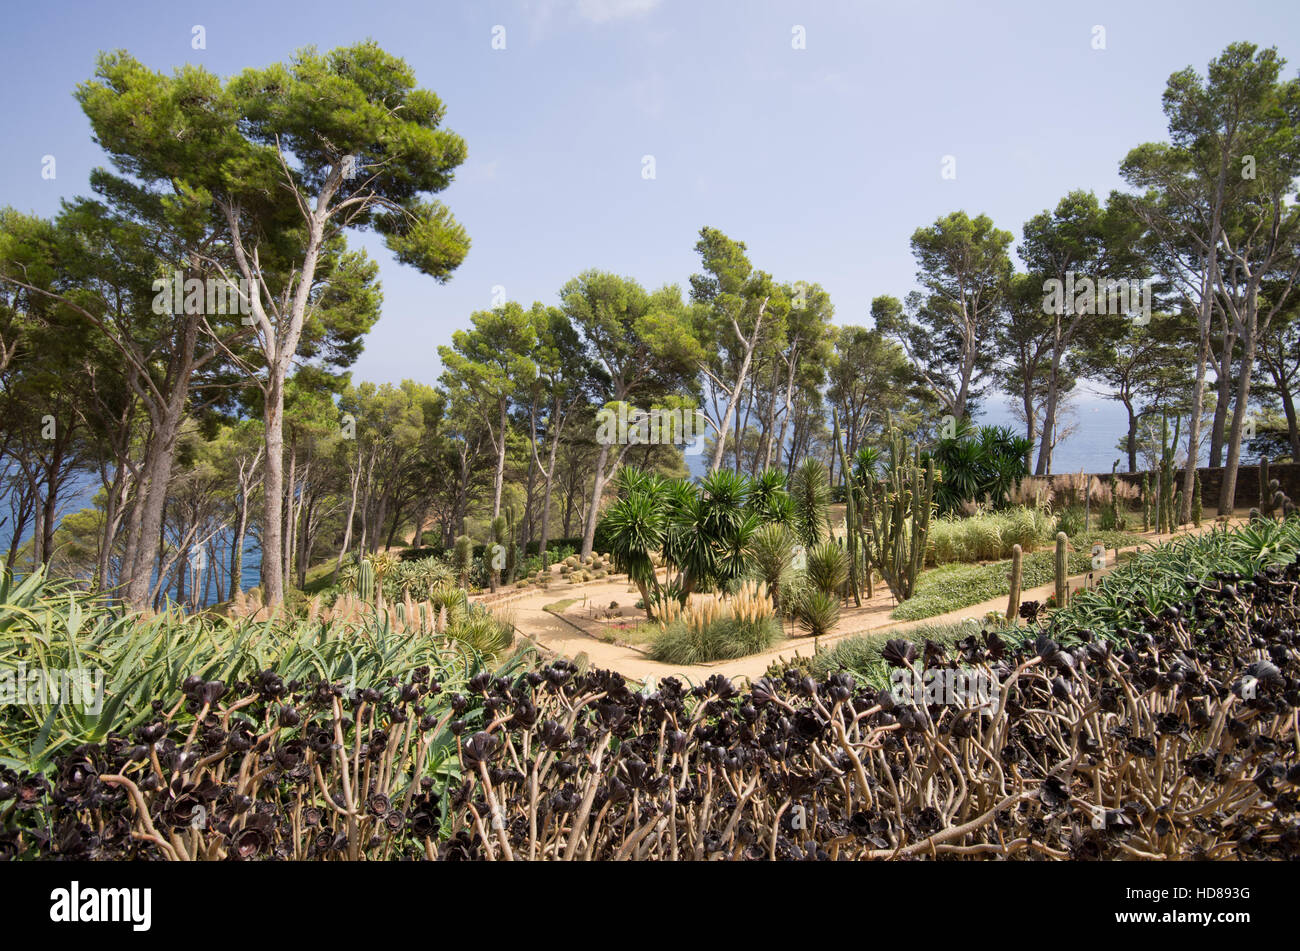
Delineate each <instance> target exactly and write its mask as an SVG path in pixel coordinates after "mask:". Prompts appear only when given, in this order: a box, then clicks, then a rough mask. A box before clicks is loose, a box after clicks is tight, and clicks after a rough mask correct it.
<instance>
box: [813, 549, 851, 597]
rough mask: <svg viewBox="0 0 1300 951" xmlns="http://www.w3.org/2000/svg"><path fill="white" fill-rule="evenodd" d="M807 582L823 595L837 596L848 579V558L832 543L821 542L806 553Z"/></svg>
mask: <svg viewBox="0 0 1300 951" xmlns="http://www.w3.org/2000/svg"><path fill="white" fill-rule="evenodd" d="M807 572H808V581H809V582H810V583H811V584H812V586H813V587H814V588H816V589H817V590H818V591H820V592H822V593H823V594H827V595H838V594H839V591H840V589H841V588H842V587H844V582H846V581H848V579H849V557H848V555H847V554H846V553H845V551H844V549H843V548H841V547H840V546H839V545H837V544H836V543H835V542H833V541H828V542H821V543H820V544H817V545H814V546H813V547H812V548H811V549H809V551H808V567H807Z"/></svg>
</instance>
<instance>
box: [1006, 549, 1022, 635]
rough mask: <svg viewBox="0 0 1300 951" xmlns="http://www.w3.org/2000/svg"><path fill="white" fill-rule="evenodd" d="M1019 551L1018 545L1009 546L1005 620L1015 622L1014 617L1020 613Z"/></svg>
mask: <svg viewBox="0 0 1300 951" xmlns="http://www.w3.org/2000/svg"><path fill="white" fill-rule="evenodd" d="M1020 559H1021V551H1020V546H1019V545H1012V546H1011V574H1010V576H1009V580H1010V581H1011V593H1010V594H1009V595H1008V596H1007V620H1008V621H1015V619H1016V616H1017V615H1018V614H1019V613H1020V581H1021V578H1022V572H1023V568H1022V567H1021V564H1020Z"/></svg>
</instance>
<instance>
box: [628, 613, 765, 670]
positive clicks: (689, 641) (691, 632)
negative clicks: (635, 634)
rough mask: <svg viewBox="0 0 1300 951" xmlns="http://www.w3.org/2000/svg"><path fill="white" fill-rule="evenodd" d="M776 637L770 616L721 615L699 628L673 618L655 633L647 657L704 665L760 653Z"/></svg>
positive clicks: (664, 661)
mask: <svg viewBox="0 0 1300 951" xmlns="http://www.w3.org/2000/svg"><path fill="white" fill-rule="evenodd" d="M780 639H781V624H780V622H778V621H777V620H776V618H773V617H767V618H763V619H762V620H758V621H749V620H741V619H739V618H734V617H722V618H719V619H718V620H716V621H713V622H712V623H710V624H707V625H704V626H703V627H699V628H692V627H691V626H689V625H688V624H687V623H686V622H684V621H681V620H677V621H674V622H673V623H671V624H669V625H668V626H667V627H666V628H665V629H664V630H663V631H662V632H661V633H659V634H658V635H656V637H655V639H654V640H653V641H652V642H651V644H650V656H651V657H653V658H654V659H655V660H657V661H660V662H662V663H665V664H706V663H709V662H710V661H715V660H733V659H735V658H737V657H748V656H749V655H751V654H758V653H761V652H762V651H765V650H767V649H769V648H771V647H774V646H775V645H776V643H777V642H778V641H779V640H780Z"/></svg>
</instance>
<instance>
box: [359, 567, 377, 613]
mask: <svg viewBox="0 0 1300 951" xmlns="http://www.w3.org/2000/svg"><path fill="white" fill-rule="evenodd" d="M357 597H358V598H360V599H361V600H362V601H366V602H373V601H374V600H375V564H374V562H372V561H371V560H370V559H369V558H362V559H361V564H359V565H358V566H357Z"/></svg>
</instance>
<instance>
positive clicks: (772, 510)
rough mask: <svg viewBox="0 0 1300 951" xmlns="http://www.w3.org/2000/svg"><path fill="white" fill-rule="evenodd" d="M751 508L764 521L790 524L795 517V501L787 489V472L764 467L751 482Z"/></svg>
mask: <svg viewBox="0 0 1300 951" xmlns="http://www.w3.org/2000/svg"><path fill="white" fill-rule="evenodd" d="M749 510H750V511H751V512H753V513H755V514H756V515H758V517H759V518H760V519H762V520H763V521H764V522H776V523H778V524H781V525H789V524H791V522H792V521H793V519H794V502H793V501H792V500H791V498H790V493H789V492H788V491H786V482H785V473H784V472H782V471H781V470H780V469H764V470H763V471H762V472H760V473H759V474H758V475H756V476H754V478H753V479H751V480H750V483H749Z"/></svg>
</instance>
